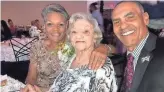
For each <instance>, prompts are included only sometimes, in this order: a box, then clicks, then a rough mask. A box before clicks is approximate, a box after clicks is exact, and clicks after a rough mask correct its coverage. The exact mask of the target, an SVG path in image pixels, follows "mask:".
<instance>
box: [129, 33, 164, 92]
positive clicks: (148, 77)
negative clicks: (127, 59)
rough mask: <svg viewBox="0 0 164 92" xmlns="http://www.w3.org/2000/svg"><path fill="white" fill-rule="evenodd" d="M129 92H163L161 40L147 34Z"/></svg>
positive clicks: (162, 47)
mask: <svg viewBox="0 0 164 92" xmlns="http://www.w3.org/2000/svg"><path fill="white" fill-rule="evenodd" d="M148 58H149V59H148ZM131 92H164V39H163V38H157V37H156V36H155V35H154V34H152V33H150V34H149V37H148V39H147V41H146V43H145V45H144V47H143V49H142V51H141V54H140V56H139V59H138V61H137V65H136V68H135V73H134V77H133V82H132V88H131Z"/></svg>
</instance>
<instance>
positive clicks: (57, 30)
mask: <svg viewBox="0 0 164 92" xmlns="http://www.w3.org/2000/svg"><path fill="white" fill-rule="evenodd" d="M46 18H47V21H46V23H45V30H46V33H47V36H48V38H49V40H51V41H53V42H55V43H58V42H60V41H63V40H65V37H66V29H67V26H66V25H67V22H66V20H65V18H64V16H63V15H61V14H60V13H57V12H53V13H49V14H47V17H46Z"/></svg>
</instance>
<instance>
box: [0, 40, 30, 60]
mask: <svg viewBox="0 0 164 92" xmlns="http://www.w3.org/2000/svg"><path fill="white" fill-rule="evenodd" d="M13 39H15V40H17V41H19V42H21V43H22V44H27V43H28V42H30V41H31V40H32V38H23V39H19V38H13ZM28 47H30V44H29V45H28ZM0 60H1V61H10V62H13V61H16V59H15V56H14V52H13V49H12V46H11V44H10V41H6V42H1V56H0ZM19 60H20V61H25V60H29V56H27V55H25V56H22V57H20V58H19Z"/></svg>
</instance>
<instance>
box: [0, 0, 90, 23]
mask: <svg viewBox="0 0 164 92" xmlns="http://www.w3.org/2000/svg"><path fill="white" fill-rule="evenodd" d="M50 3H59V4H61V5H62V6H64V7H65V8H66V10H67V11H68V13H69V14H72V13H75V12H87V1H1V19H3V20H6V21H7V19H9V18H10V19H12V20H13V22H14V24H16V25H29V24H30V22H31V21H32V20H35V19H39V20H40V21H41V23H43V20H42V18H41V11H42V9H43V8H44V7H45V6H46V5H47V4H50Z"/></svg>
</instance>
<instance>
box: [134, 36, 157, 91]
mask: <svg viewBox="0 0 164 92" xmlns="http://www.w3.org/2000/svg"><path fill="white" fill-rule="evenodd" d="M155 42H156V37H154V35H153V34H151V33H150V34H149V37H148V39H147V41H146V43H145V46H144V47H143V49H142V51H141V54H140V56H139V58H138V61H137V65H136V68H135V73H134V77H133V82H132V87H131V92H136V90H137V88H138V87H139V85H140V83H141V81H142V78H143V76H144V73H145V71H146V68H147V66H148V64H149V62H150V61H151V59H152V58H153V54H152V53H151V51H152V50H153V49H154V48H155Z"/></svg>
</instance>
